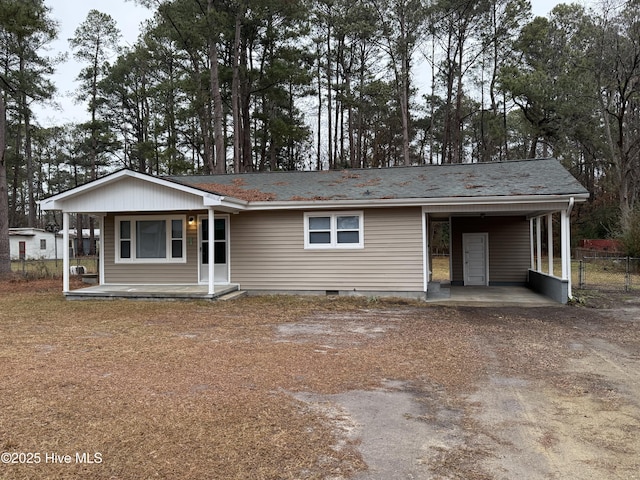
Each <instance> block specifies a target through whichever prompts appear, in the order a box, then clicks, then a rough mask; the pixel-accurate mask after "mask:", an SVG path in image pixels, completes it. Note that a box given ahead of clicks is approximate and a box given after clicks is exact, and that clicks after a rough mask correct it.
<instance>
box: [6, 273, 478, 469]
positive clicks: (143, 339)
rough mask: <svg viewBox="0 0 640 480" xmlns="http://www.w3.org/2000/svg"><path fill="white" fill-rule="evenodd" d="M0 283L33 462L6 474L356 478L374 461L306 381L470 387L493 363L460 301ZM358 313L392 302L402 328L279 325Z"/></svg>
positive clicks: (11, 442)
mask: <svg viewBox="0 0 640 480" xmlns="http://www.w3.org/2000/svg"><path fill="white" fill-rule="evenodd" d="M0 289H1V291H2V295H0V362H1V364H2V369H1V372H0V378H1V379H0V382H1V385H2V389H1V390H0V452H16V453H18V452H19V453H25V454H31V457H30V458H27V457H24V456H23V457H22V458H17V457H16V460H17V461H18V463H20V462H21V461H22V460H25V461H26V460H29V459H30V460H31V461H32V463H31V464H4V465H3V464H0V478H2V479H23V478H38V479H54V478H55V479H61V478H92V479H129V478H131V479H134V478H135V479H142V478H174V479H187V478H188V479H202V478H215V479H249V478H251V479H306V478H309V479H311V478H348V477H349V476H351V475H352V474H354V473H355V472H357V471H360V470H363V469H365V468H366V466H365V464H364V463H363V461H362V459H361V457H360V454H359V453H358V450H357V448H356V447H357V445H353V444H351V443H349V442H347V443H344V442H342V443H340V438H338V437H339V435H338V433H337V432H336V431H335V429H334V428H333V427H332V424H331V422H328V421H327V418H326V417H325V416H324V414H323V413H322V412H319V411H317V410H314V409H311V408H309V406H308V405H307V404H306V403H303V402H301V401H298V400H296V399H295V397H294V395H293V394H294V393H295V392H314V393H326V394H328V393H337V392H342V391H346V390H358V389H373V388H377V387H380V386H381V385H382V384H383V382H385V381H386V380H403V381H408V382H410V384H411V385H414V387H415V388H417V389H419V388H421V385H422V386H425V385H432V386H433V385H437V386H438V388H440V389H444V390H446V391H451V392H454V391H464V390H465V389H467V388H469V386H470V385H472V383H473V379H474V378H476V377H477V375H478V372H479V371H480V369H481V368H482V367H481V364H482V362H480V361H479V355H480V354H479V353H478V352H477V351H476V348H475V347H474V345H473V344H472V337H473V335H471V334H470V328H469V327H468V326H465V325H463V324H457V325H456V322H455V318H456V312H455V310H446V309H434V308H428V307H425V306H422V305H419V304H417V303H415V304H414V303H410V302H402V301H397V302H393V301H388V302H387V301H381V300H376V299H344V298H327V297H316V298H306V297H245V298H242V299H239V300H235V301H233V302H213V303H212V302H198V301H189V302H143V301H125V300H123V301H119V300H118V301H97V302H93V301H79V302H69V301H66V300H64V298H63V296H62V295H61V294H60V280H38V281H30V282H12V283H4V284H0ZM351 312H358V313H359V314H363V313H364V315H360V317H359V318H365V319H366V317H367V315H368V314H369V312H376V313H375V314H376V315H378V317H379V318H380V316H382V317H381V318H383V319H384V318H386V317H385V315H388V316H389V320H388V322H384V321H383V324H385V325H388V328H389V330H388V331H386V333H385V334H384V335H378V334H375V332H373V333H372V332H370V331H367V323H366V321H363V320H354V321H352V322H351V323H349V325H350V327H349V328H350V330H348V331H347V332H346V333H348V335H345V336H342V337H340V338H341V341H340V342H342V343H340V342H339V343H337V344H335V345H333V346H331V347H328V346H327V342H330V340H331V339H330V338H329V336H330V335H329V334H328V336H327V337H326V338H323V337H322V336H318V335H316V336H314V337H313V338H307V337H305V333H304V332H303V331H300V332H297V331H295V330H294V331H293V333H291V332H289V334H288V335H284V336H283V335H282V331H283V329H284V328H285V327H286V326H287V325H289V326H290V325H293V324H296V323H297V322H298V323H299V322H301V321H310V322H318V321H324V319H326V318H333V319H334V321H335V319H338V320H341V319H342V318H343V317H344V318H349V315H350V314H351ZM390 312H393V315H392V314H391V313H390ZM436 313H437V315H436ZM447 318H449V319H452V320H454V321H453V322H447V321H445V320H447ZM354 322H355V323H354ZM296 332H297V333H296ZM338 445H340V446H338ZM35 454H37V457H36V456H35ZM66 455H69V457H65V456H66ZM76 455H78V456H76ZM66 460H70V463H68V464H67V463H64V462H66ZM78 460H80V461H78ZM89 460H93V463H89ZM61 462H62V463H61Z"/></svg>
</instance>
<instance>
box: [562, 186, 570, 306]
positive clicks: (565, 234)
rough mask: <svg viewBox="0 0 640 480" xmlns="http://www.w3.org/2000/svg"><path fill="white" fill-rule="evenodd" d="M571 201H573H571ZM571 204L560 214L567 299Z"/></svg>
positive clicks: (563, 271)
mask: <svg viewBox="0 0 640 480" xmlns="http://www.w3.org/2000/svg"><path fill="white" fill-rule="evenodd" d="M572 200H573V199H572ZM572 206H573V203H571V204H570V207H569V209H567V210H562V211H561V212H560V248H561V250H562V279H563V280H567V282H568V285H567V287H568V290H567V291H568V294H569V298H572V293H571V233H570V229H571V223H570V222H571V217H570V216H569V212H570V208H571V207H572Z"/></svg>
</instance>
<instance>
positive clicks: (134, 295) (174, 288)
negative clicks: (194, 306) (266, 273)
mask: <svg viewBox="0 0 640 480" xmlns="http://www.w3.org/2000/svg"><path fill="white" fill-rule="evenodd" d="M239 288H240V286H239V285H238V284H230V285H216V286H215V288H214V293H213V294H210V293H209V288H208V287H207V285H196V284H189V285H95V286H93V287H87V288H80V289H78V290H72V291H70V292H67V293H65V297H66V298H67V299H68V300H88V299H117V298H129V299H165V300H170V299H215V298H217V297H220V296H222V295H226V294H228V293H230V292H235V291H237V290H238V289H239Z"/></svg>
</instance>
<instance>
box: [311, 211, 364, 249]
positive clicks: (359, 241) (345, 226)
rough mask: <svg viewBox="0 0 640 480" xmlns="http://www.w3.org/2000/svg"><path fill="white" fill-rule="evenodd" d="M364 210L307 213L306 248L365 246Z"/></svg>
mask: <svg viewBox="0 0 640 480" xmlns="http://www.w3.org/2000/svg"><path fill="white" fill-rule="evenodd" d="M363 220H364V217H363V214H362V212H339V213H306V214H305V215H304V230H305V232H304V237H305V240H304V248H306V249H327V248H363V247H364V232H363V223H364V221H363Z"/></svg>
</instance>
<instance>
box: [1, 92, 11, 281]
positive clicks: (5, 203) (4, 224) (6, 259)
mask: <svg viewBox="0 0 640 480" xmlns="http://www.w3.org/2000/svg"><path fill="white" fill-rule="evenodd" d="M6 126H7V118H6V112H5V104H4V91H3V90H0V278H2V277H5V276H8V275H9V274H10V273H11V254H10V252H9V192H8V190H7V164H6V162H5V151H6V144H7V143H6Z"/></svg>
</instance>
